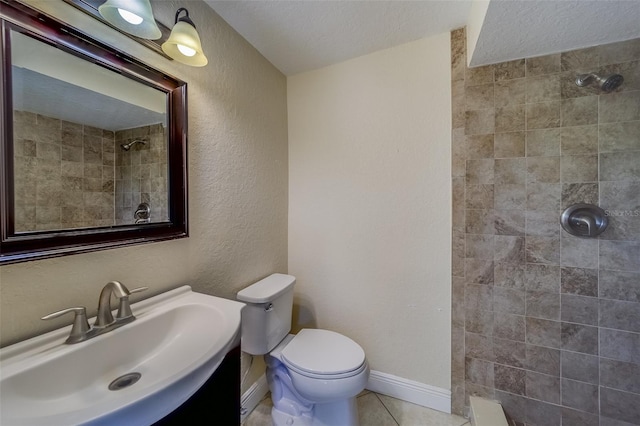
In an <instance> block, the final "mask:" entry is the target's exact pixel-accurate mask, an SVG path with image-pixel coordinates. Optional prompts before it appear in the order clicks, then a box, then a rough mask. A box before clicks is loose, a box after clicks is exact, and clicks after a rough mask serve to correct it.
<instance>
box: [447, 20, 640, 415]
mask: <svg viewBox="0 0 640 426" xmlns="http://www.w3.org/2000/svg"><path fill="white" fill-rule="evenodd" d="M593 71H596V72H601V73H603V74H608V73H613V72H615V73H620V74H622V75H623V76H624V78H625V81H624V83H623V85H622V86H621V87H620V88H619V89H617V90H616V91H614V92H613V93H610V94H604V93H601V92H599V91H598V90H597V89H596V88H595V87H585V88H581V87H577V86H576V85H575V83H574V80H575V77H576V74H579V73H584V72H593ZM452 80H453V81H452V96H453V102H452V105H453V133H452V135H453V136H452V137H453V140H452V149H453V167H452V170H453V177H452V179H453V215H454V217H453V234H452V235H453V250H454V254H453V310H452V312H453V318H452V321H453V323H452V344H453V349H452V393H453V410H454V412H456V413H463V412H465V409H466V406H467V405H468V397H469V395H480V396H485V397H489V398H495V399H497V400H499V401H501V402H502V404H503V406H504V408H505V410H506V411H507V413H508V414H509V415H510V416H511V417H512V418H513V419H514V420H515V421H516V422H518V423H519V424H526V425H544V426H553V425H563V426H566V425H583V426H589V425H601V426H605V425H606V426H613V425H619V426H622V425H629V424H635V425H637V424H640V39H637V40H631V41H626V42H621V43H615V44H610V45H604V46H597V47H592V48H587V49H581V50H576V51H571V52H563V53H560V54H554V55H548V56H543V57H535V58H526V59H521V60H516V61H510V62H505V63H501V64H497V65H490V66H484V67H478V68H467V67H466V46H465V33H464V29H460V30H456V31H453V32H452ZM580 202H586V203H595V204H599V205H600V206H601V207H602V208H603V209H605V210H606V211H607V214H608V216H609V221H610V225H609V228H608V229H607V231H606V232H605V233H604V234H603V235H601V236H600V237H599V238H597V239H582V238H576V237H573V236H570V235H568V234H567V233H566V232H564V231H563V230H562V229H561V227H560V224H559V216H560V213H561V211H562V210H563V209H564V208H565V207H567V206H569V205H571V204H574V203H580Z"/></svg>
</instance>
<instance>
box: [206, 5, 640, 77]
mask: <svg viewBox="0 0 640 426" xmlns="http://www.w3.org/2000/svg"><path fill="white" fill-rule="evenodd" d="M205 2H206V3H208V4H209V5H210V6H211V7H212V8H213V9H214V10H215V11H216V12H217V13H218V14H219V15H220V16H221V17H222V18H223V19H224V20H225V21H227V22H228V23H229V24H230V25H231V26H232V27H233V28H235V30H236V31H238V32H239V33H240V34H241V35H242V36H243V37H244V38H245V39H247V40H248V41H249V43H251V44H252V45H253V46H254V47H255V48H256V49H257V50H258V51H259V52H260V53H262V55H264V56H265V57H266V58H267V59H268V60H269V61H271V63H273V64H274V65H275V66H276V67H277V68H278V69H279V70H280V71H282V72H283V73H284V74H285V75H293V74H297V73H300V72H304V71H308V70H312V69H317V68H321V67H324V66H327V65H331V64H334V63H338V62H342V61H345V60H348V59H351V58H354V57H357V56H361V55H365V54H367V53H371V52H374V51H376V50H380V49H384V48H388V47H392V46H396V45H399V44H402V43H407V42H409V41H413V40H417V39H419V38H423V37H427V36H430V35H434V34H438V33H442V32H446V31H450V30H452V29H454V28H459V27H462V26H464V25H466V24H467V20H468V16H469V10H470V8H471V0H443V1H436V0H418V1H402V0H397V1H385V0H360V1H350V0H336V1H327V0H298V1H278V0H261V1H253V0H234V1H219V0H205ZM635 37H640V0H628V1H620V0H562V1H560V0H551V1H547V0H492V1H491V2H490V4H489V8H488V10H487V15H486V18H485V20H484V24H483V25H482V29H481V31H480V36H479V39H478V42H477V45H476V50H475V51H474V54H473V55H472V60H473V62H472V65H484V64H488V63H495V62H501V61H506V60H510V59H518V58H522V57H530V56H536V55H542V54H547V53H554V52H560V51H564V50H571V49H576V48H580V47H586V46H592V45H596V44H603V43H608V42H612V41H619V40H627V39H631V38H635Z"/></svg>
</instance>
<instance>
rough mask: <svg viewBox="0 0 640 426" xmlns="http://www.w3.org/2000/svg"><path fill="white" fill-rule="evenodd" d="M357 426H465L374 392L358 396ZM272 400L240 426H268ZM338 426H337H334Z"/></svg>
mask: <svg viewBox="0 0 640 426" xmlns="http://www.w3.org/2000/svg"><path fill="white" fill-rule="evenodd" d="M357 401H358V415H359V417H360V426H463V425H464V426H468V425H469V421H468V420H467V419H465V418H464V417H460V416H456V415H453V414H446V413H441V412H439V411H436V410H431V409H429V408H425V407H421V406H419V405H415V404H411V403H409V402H405V401H401V400H399V399H395V398H391V397H389V396H385V395H379V394H376V393H374V392H369V391H363V392H362V393H360V395H358V399H357ZM272 406H273V404H272V403H271V398H270V397H269V396H268V397H266V398H265V399H263V400H262V401H261V402H260V404H258V406H257V407H256V408H255V409H254V410H253V412H252V413H251V414H250V415H249V416H248V417H247V419H246V420H245V421H244V423H242V425H243V426H271V407H272ZM336 426H339V425H336Z"/></svg>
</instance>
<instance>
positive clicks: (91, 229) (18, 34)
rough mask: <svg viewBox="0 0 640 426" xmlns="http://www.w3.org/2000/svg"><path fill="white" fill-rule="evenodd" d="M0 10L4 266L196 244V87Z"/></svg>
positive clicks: (34, 15)
mask: <svg viewBox="0 0 640 426" xmlns="http://www.w3.org/2000/svg"><path fill="white" fill-rule="evenodd" d="M0 7H1V9H0V11H1V13H2V38H3V44H2V46H3V49H4V51H3V52H2V59H3V64H2V74H3V75H2V82H3V87H2V114H1V117H2V137H3V140H2V144H1V148H2V149H1V151H0V153H1V156H0V160H1V161H2V167H3V171H4V172H3V174H2V191H1V194H0V195H1V197H0V201H1V202H2V205H1V212H2V218H1V221H2V229H1V232H2V235H1V237H2V239H1V240H0V264H2V263H11V262H19V261H25V260H32V259H37V258H43V257H52V256H60V255H66V254H71V253H77V252H84V251H89V250H100V249H105V248H110V247H120V246H123V245H127V244H138V243H143V242H152V241H159V240H166V239H172V238H180V237H185V236H187V222H186V83H184V82H182V81H179V80H177V79H175V78H173V77H171V76H168V75H165V74H163V73H162V72H160V71H157V70H154V69H151V68H149V67H148V66H146V65H144V64H142V63H140V62H139V61H137V60H135V59H134V58H131V57H128V56H127V55H126V54H124V53H122V52H119V51H116V50H115V49H113V48H111V47H109V46H106V45H104V44H102V43H100V42H99V41H97V40H94V39H91V38H90V37H88V36H86V35H84V34H81V33H80V32H79V31H77V30H75V29H73V28H70V27H68V26H66V25H65V24H63V23H61V22H59V21H57V20H55V19H53V18H51V17H48V16H43V15H42V14H41V13H39V12H37V11H34V10H32V9H30V8H28V7H26V6H24V5H22V4H20V3H17V2H14V1H7V0H2V2H1V3H0Z"/></svg>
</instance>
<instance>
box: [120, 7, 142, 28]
mask: <svg viewBox="0 0 640 426" xmlns="http://www.w3.org/2000/svg"><path fill="white" fill-rule="evenodd" d="M118 13H119V14H120V16H122V19H124V20H125V21H127V22H128V23H130V24H133V25H140V23H141V22H142V17H140V16H138V15H136V14H135V13H131V12H129V11H128V10H124V9H120V8H118Z"/></svg>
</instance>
